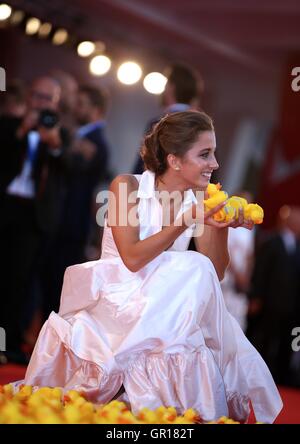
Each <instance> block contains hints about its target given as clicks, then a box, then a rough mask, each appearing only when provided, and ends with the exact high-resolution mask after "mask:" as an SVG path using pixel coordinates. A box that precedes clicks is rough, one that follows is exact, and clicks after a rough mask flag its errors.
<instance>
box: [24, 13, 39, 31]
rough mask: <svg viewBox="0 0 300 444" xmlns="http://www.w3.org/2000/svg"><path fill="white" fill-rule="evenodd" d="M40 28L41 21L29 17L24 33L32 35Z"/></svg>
mask: <svg viewBox="0 0 300 444" xmlns="http://www.w3.org/2000/svg"><path fill="white" fill-rule="evenodd" d="M40 26H41V21H40V20H39V19H38V18H36V17H31V18H30V19H28V20H27V22H26V28H25V32H26V34H28V35H34V34H36V33H37V32H38V30H39V29H40Z"/></svg>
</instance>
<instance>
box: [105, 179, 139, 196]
mask: <svg viewBox="0 0 300 444" xmlns="http://www.w3.org/2000/svg"><path fill="white" fill-rule="evenodd" d="M121 184H125V185H126V186H127V190H128V192H129V193H131V192H132V191H136V190H137V189H138V187H139V182H138V180H137V179H136V178H135V177H134V175H133V174H119V175H118V176H117V177H115V178H114V180H113V181H112V182H111V184H110V187H109V189H110V191H113V192H117V191H118V189H119V186H120V185H121Z"/></svg>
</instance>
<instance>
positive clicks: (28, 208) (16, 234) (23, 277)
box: [0, 77, 68, 362]
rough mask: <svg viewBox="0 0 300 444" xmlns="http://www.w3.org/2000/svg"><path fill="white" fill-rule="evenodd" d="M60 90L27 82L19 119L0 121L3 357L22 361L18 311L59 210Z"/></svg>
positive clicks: (63, 140)
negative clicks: (4, 331) (26, 94)
mask: <svg viewBox="0 0 300 444" xmlns="http://www.w3.org/2000/svg"><path fill="white" fill-rule="evenodd" d="M59 99H60V87H59V85H58V84H57V83H56V81H55V80H53V79H52V78H50V77H40V78H37V79H36V80H34V81H33V83H32V85H31V87H30V90H29V92H28V97H27V109H26V113H25V115H24V117H23V119H21V120H20V119H18V118H8V117H6V118H2V119H0V147H1V166H0V211H1V216H2V217H1V221H0V244H1V270H2V273H3V279H1V284H0V285H1V310H0V312H1V314H0V325H1V326H2V327H4V328H5V330H6V337H7V353H6V354H7V358H8V360H11V361H14V362H23V361H24V360H25V358H24V356H23V355H22V353H21V351H20V345H21V342H22V319H23V309H24V308H25V307H26V301H27V299H28V294H29V287H30V285H31V284H32V275H33V273H34V268H35V266H36V258H37V254H38V250H39V248H40V243H41V239H42V237H45V235H46V236H48V235H51V234H52V233H53V231H55V228H56V225H57V223H58V219H59V213H60V211H61V206H62V203H61V202H62V195H63V193H62V192H63V186H64V185H63V184H64V177H63V176H64V175H63V170H62V161H61V159H62V157H63V156H62V154H63V152H64V149H65V147H66V145H67V143H68V140H67V135H66V133H65V132H64V131H63V130H62V129H61V128H60V126H59V123H58V115H57V114H56V110H57V106H58V103H59Z"/></svg>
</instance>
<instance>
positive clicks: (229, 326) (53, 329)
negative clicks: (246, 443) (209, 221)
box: [22, 171, 282, 423]
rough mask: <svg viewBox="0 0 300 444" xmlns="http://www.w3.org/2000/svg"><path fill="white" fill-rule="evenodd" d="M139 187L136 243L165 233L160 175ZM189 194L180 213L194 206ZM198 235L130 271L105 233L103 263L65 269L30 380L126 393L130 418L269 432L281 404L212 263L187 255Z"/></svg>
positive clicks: (101, 399) (102, 397)
mask: <svg viewBox="0 0 300 444" xmlns="http://www.w3.org/2000/svg"><path fill="white" fill-rule="evenodd" d="M135 177H136V178H137V179H138V181H139V188H138V198H139V199H140V200H139V206H138V214H139V220H140V239H145V238H146V237H148V236H151V235H153V234H155V233H157V232H158V231H160V230H161V228H162V210H161V205H160V204H159V201H158V200H157V199H156V197H155V195H154V191H155V189H154V186H155V185H154V184H155V180H154V179H155V178H154V174H153V173H151V172H150V171H145V172H144V173H143V174H142V175H137V176H135ZM194 199H195V196H194V194H193V192H192V191H191V190H190V191H188V193H187V195H186V198H185V200H184V202H183V205H182V207H181V211H180V212H181V213H182V212H183V211H185V210H186V209H187V208H188V207H189V206H190V205H191V204H192V202H193V201H194ZM192 230H193V227H191V228H189V229H188V230H186V231H185V232H184V233H183V234H182V235H181V236H179V237H178V238H177V239H176V241H175V242H174V244H173V245H172V246H171V248H169V249H168V250H167V251H165V252H163V253H161V254H160V255H159V256H158V257H156V258H155V259H154V260H153V261H151V262H150V263H149V264H148V265H146V266H145V267H143V268H142V269H141V270H140V271H138V272H136V273H134V272H131V271H129V270H128V269H127V268H126V267H125V265H124V264H123V262H122V259H121V258H120V256H119V253H118V250H117V247H116V245H115V242H114V240H113V236H112V232H111V229H110V228H109V227H105V229H104V236H103V244H102V256H101V259H100V260H98V261H93V262H87V263H84V264H80V265H74V266H72V267H69V268H67V270H66V272H65V277H64V284H63V289H62V295H61V305H60V310H59V313H58V314H56V313H54V312H52V313H51V315H50V317H49V319H48V320H47V322H46V323H45V324H44V326H43V328H42V330H41V332H40V335H39V338H38V341H37V343H36V346H35V349H34V352H33V355H32V358H31V361H30V363H29V366H28V369H27V372H26V376H25V381H22V382H23V383H26V384H31V385H34V386H60V387H63V388H65V389H75V390H79V391H84V392H86V394H87V395H88V396H89V398H90V400H91V401H93V402H96V403H106V402H109V401H110V400H111V399H112V398H113V397H114V396H115V395H116V394H117V392H118V391H119V390H120V388H121V387H122V385H123V387H124V388H125V395H126V397H127V400H129V402H130V405H131V408H132V410H133V412H137V411H138V410H139V409H141V408H143V407H148V408H150V409H155V408H157V407H159V406H160V405H165V406H174V407H176V409H177V410H178V412H179V413H181V412H183V411H184V410H185V409H187V408H190V407H192V408H194V409H196V410H197V411H198V413H199V415H200V416H201V417H202V419H203V420H213V419H216V418H218V417H220V416H223V415H225V416H229V417H231V418H234V419H236V420H239V421H247V418H248V416H249V401H250V400H251V402H252V405H253V408H254V412H255V415H256V418H257V420H258V421H262V422H267V423H272V422H273V421H274V420H275V418H276V416H277V415H278V413H279V412H280V410H281V408H282V402H281V398H280V396H279V393H278V391H277V388H276V386H275V384H274V381H273V379H272V376H271V374H270V372H269V370H268V368H267V366H266V364H265V363H264V361H263V359H262V358H261V356H260V355H259V353H258V352H257V351H256V350H255V348H254V347H253V346H252V345H251V344H250V343H249V341H248V340H247V339H246V337H245V335H244V334H243V332H242V330H241V329H240V327H239V325H238V323H237V322H236V321H235V320H234V318H233V317H232V316H231V315H230V314H229V313H228V311H227V310H226V307H225V304H224V301H223V296H222V292H221V289H220V283H219V280H218V277H217V275H216V272H215V269H214V266H213V264H212V262H211V261H210V260H209V259H208V258H207V257H206V256H204V255H202V254H200V253H197V252H194V251H187V247H188V244H189V240H190V237H191V235H192Z"/></svg>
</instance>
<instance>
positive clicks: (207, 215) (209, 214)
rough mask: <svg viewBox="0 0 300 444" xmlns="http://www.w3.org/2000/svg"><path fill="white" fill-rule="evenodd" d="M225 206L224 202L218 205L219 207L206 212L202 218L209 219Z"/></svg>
mask: <svg viewBox="0 0 300 444" xmlns="http://www.w3.org/2000/svg"><path fill="white" fill-rule="evenodd" d="M225 205H226V201H224V202H222V203H220V204H219V205H217V206H215V207H214V208H212V209H211V210H208V211H206V212H205V214H204V218H209V217H211V216H213V215H214V214H215V213H217V212H218V211H220V210H221V209H222V208H223V207H224V206H225Z"/></svg>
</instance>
